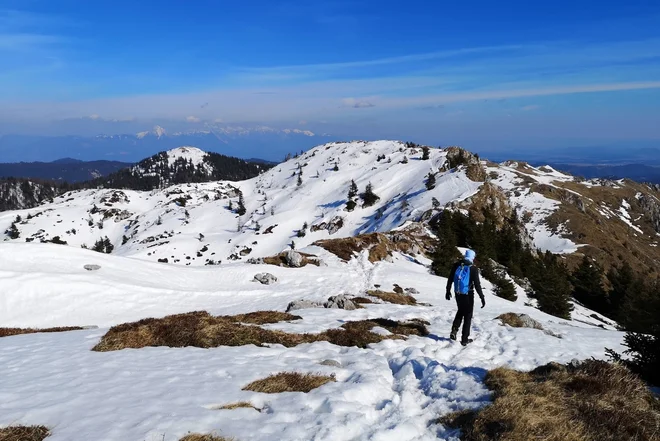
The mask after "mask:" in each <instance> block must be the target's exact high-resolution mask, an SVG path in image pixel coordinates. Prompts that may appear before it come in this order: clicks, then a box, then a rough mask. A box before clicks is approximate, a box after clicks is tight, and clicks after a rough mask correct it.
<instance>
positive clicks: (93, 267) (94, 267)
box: [83, 264, 101, 271]
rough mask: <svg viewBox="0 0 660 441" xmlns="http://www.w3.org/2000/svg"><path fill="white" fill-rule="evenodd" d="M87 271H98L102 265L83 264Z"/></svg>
mask: <svg viewBox="0 0 660 441" xmlns="http://www.w3.org/2000/svg"><path fill="white" fill-rule="evenodd" d="M83 268H85V269H86V270H87V271H98V270H100V269H101V265H95V264H87V265H85V266H83Z"/></svg>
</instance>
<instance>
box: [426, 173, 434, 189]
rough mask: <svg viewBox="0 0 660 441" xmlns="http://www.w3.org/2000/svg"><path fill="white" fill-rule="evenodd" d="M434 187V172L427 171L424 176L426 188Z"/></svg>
mask: <svg viewBox="0 0 660 441" xmlns="http://www.w3.org/2000/svg"><path fill="white" fill-rule="evenodd" d="M434 188H435V174H433V173H431V172H429V174H428V175H427V176H426V189H427V190H433V189H434Z"/></svg>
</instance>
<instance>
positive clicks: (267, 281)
mask: <svg viewBox="0 0 660 441" xmlns="http://www.w3.org/2000/svg"><path fill="white" fill-rule="evenodd" d="M253 282H259V283H261V284H262V285H272V284H273V283H275V282H277V277H275V276H274V275H272V274H271V273H259V274H256V275H255V276H254V279H253Z"/></svg>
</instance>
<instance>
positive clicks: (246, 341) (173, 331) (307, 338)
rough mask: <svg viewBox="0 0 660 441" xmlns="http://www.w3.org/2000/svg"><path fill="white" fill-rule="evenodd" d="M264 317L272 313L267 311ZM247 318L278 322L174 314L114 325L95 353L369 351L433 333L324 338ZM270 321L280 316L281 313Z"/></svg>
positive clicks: (348, 328) (360, 325)
mask: <svg viewBox="0 0 660 441" xmlns="http://www.w3.org/2000/svg"><path fill="white" fill-rule="evenodd" d="M261 314H264V315H268V314H267V312H262V313H261ZM277 314H282V313H277ZM245 316H250V319H252V320H255V321H256V320H260V323H273V322H272V320H269V321H265V320H266V319H265V318H264V317H263V316H261V315H256V314H252V315H250V314H246V315H242V316H219V317H214V316H212V315H210V314H209V313H207V312H205V311H197V312H190V313H187V314H176V315H170V316H167V317H164V318H161V319H154V318H148V319H144V320H140V321H138V322H133V323H125V324H122V325H118V326H113V327H112V328H110V329H109V330H108V332H107V333H106V334H105V335H104V336H103V338H101V341H100V342H99V343H98V344H97V345H96V346H95V347H94V348H93V349H92V350H94V351H99V352H106V351H116V350H121V349H127V348H133V349H138V348H144V347H147V346H169V347H186V346H194V347H199V348H214V347H218V346H244V345H257V346H263V345H266V344H280V345H283V346H286V347H293V346H297V345H300V344H303V343H313V342H317V341H327V342H330V343H332V344H336V345H338V346H357V347H360V348H365V347H366V346H367V345H369V344H371V343H378V342H380V341H383V340H385V339H395V338H402V337H403V336H408V335H421V336H424V335H428V330H427V329H426V325H427V324H428V323H427V322H422V321H411V322H406V323H403V322H397V321H394V320H387V319H372V320H362V321H355V322H348V323H345V324H344V325H342V327H341V328H340V329H330V330H327V331H325V332H322V333H320V334H293V333H287V332H283V331H276V330H270V329H264V328H261V327H259V326H256V325H249V324H244V323H240V322H239V320H237V317H238V318H239V319H243V320H244V319H245ZM270 317H275V315H273V316H270ZM279 317H282V318H287V319H292V318H298V317H297V316H291V315H286V316H285V315H280V316H279ZM376 326H380V327H383V328H385V329H387V330H389V331H390V332H392V334H393V335H391V336H382V335H378V334H375V333H373V332H371V329H373V328H374V327H376Z"/></svg>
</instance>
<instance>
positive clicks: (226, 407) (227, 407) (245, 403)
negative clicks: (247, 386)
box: [216, 401, 261, 412]
mask: <svg viewBox="0 0 660 441" xmlns="http://www.w3.org/2000/svg"><path fill="white" fill-rule="evenodd" d="M216 409H217V410H234V409H254V410H256V411H259V412H261V409H257V408H256V407H254V405H253V404H252V403H250V402H248V401H239V402H237V403H231V404H225V405H224V406H221V407H217V408H216Z"/></svg>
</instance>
